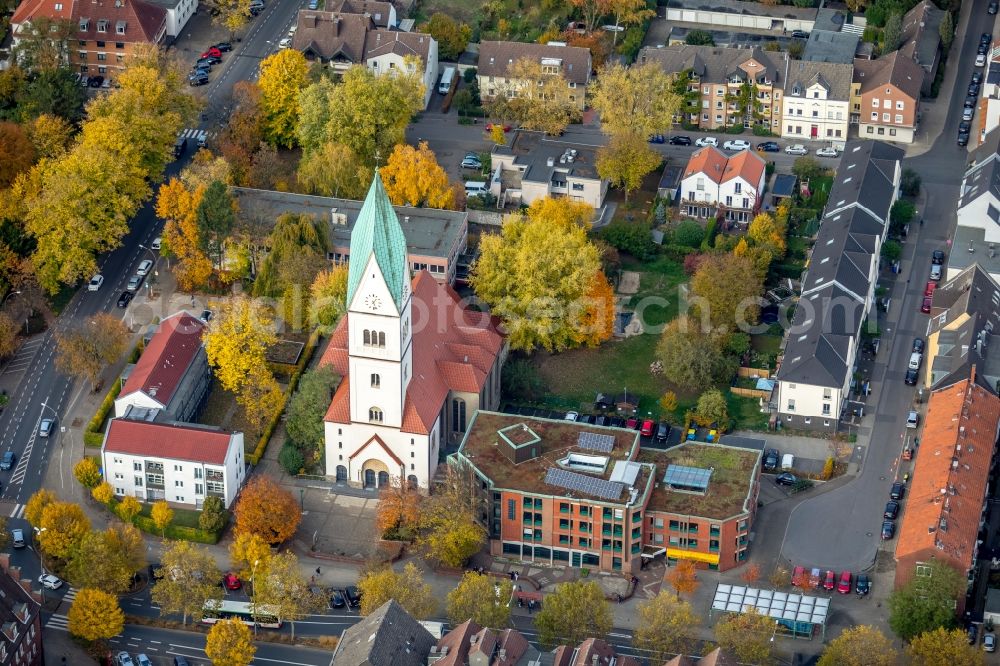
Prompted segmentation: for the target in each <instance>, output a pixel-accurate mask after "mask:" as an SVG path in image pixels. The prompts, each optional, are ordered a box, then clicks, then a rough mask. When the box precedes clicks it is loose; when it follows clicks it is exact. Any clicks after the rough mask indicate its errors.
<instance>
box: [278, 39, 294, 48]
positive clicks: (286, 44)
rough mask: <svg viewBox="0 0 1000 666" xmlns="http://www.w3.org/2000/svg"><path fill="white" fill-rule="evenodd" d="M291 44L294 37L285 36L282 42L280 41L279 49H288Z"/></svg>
mask: <svg viewBox="0 0 1000 666" xmlns="http://www.w3.org/2000/svg"><path fill="white" fill-rule="evenodd" d="M291 45H292V38H291V37H285V38H284V39H282V40H281V41H280V42H278V48H279V49H287V48H288V47H289V46H291Z"/></svg>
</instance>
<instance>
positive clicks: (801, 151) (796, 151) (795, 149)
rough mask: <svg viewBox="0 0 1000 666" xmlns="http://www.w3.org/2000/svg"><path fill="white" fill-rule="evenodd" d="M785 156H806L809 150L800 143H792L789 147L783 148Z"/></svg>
mask: <svg viewBox="0 0 1000 666" xmlns="http://www.w3.org/2000/svg"><path fill="white" fill-rule="evenodd" d="M785 154H786V155H808V154H809V149H808V148H806V147H805V146H803V145H802V144H801V143H794V144H792V145H790V146H786V147H785Z"/></svg>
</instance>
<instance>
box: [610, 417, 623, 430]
mask: <svg viewBox="0 0 1000 666" xmlns="http://www.w3.org/2000/svg"><path fill="white" fill-rule="evenodd" d="M608 425H610V426H611V427H612V428H624V427H625V419H623V418H622V417H620V416H612V417H611V422H610V423H609V424H608Z"/></svg>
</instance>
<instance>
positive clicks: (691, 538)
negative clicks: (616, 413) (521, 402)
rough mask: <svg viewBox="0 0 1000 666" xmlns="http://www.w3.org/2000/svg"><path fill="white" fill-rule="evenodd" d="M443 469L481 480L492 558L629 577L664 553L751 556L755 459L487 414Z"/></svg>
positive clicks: (620, 432) (715, 562) (731, 560)
mask: <svg viewBox="0 0 1000 666" xmlns="http://www.w3.org/2000/svg"><path fill="white" fill-rule="evenodd" d="M721 450H725V451H726V452H727V454H726V455H727V456H729V457H730V458H729V460H730V461H731V463H732V464H731V465H727V466H726V467H725V468H722V467H720V466H718V465H714V464H713V463H712V459H711V455H716V454H717V452H718V451H721ZM712 451H715V452H716V453H712ZM448 461H449V463H450V464H453V465H460V466H467V467H468V468H470V469H472V471H473V472H474V473H475V474H476V476H477V477H478V478H479V480H480V481H481V492H482V494H483V501H484V505H485V506H486V507H487V508H485V509H484V510H483V512H482V514H481V515H479V516H477V519H478V520H480V521H481V522H482V524H483V526H484V527H485V528H486V530H487V534H488V535H489V539H490V551H491V552H492V554H493V555H495V556H502V557H506V558H509V559H514V560H518V561H521V562H533V563H537V564H540V565H543V566H552V565H557V566H571V567H575V568H588V569H591V570H597V571H606V572H615V573H622V574H626V575H627V574H630V573H635V572H637V571H638V570H639V568H640V563H641V562H642V561H643V560H650V559H652V558H654V557H659V556H661V555H665V556H666V557H667V559H668V560H670V561H677V560H681V559H685V560H690V561H692V562H694V563H695V564H696V565H698V566H701V567H707V568H711V569H718V570H722V571H725V570H728V569H731V568H733V567H735V566H738V565H739V564H740V563H741V562H743V561H745V559H746V557H747V554H748V548H749V542H748V535H749V532H750V530H751V529H752V525H753V519H754V516H755V511H756V506H757V502H756V499H757V495H758V491H759V474H760V451H756V450H755V451H751V450H747V449H738V448H733V447H726V446H723V445H718V446H713V447H712V449H711V451H709V449H706V448H705V447H704V446H703V445H701V444H688V445H683V446H680V447H675V448H672V449H670V450H669V451H666V452H663V451H653V450H646V449H640V447H639V439H638V434H637V433H636V431H634V430H626V429H624V428H611V427H606V426H595V425H589V424H586V423H578V422H572V421H562V420H550V419H541V418H528V417H523V416H517V415H511V414H500V413H495V412H488V411H483V410H481V411H479V412H477V413H476V414H475V416H474V417H473V419H472V422H471V423H470V424H469V428H468V431H467V432H466V434H465V438H464V440H463V441H462V444H461V446H460V447H459V450H458V451H457V452H456V453H455V454H453V455H452V456H450V457H449V459H448ZM709 500H710V501H709Z"/></svg>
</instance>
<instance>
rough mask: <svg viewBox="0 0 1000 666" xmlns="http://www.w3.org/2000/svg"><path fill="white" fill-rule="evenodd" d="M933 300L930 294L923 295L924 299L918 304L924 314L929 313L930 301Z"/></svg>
mask: <svg viewBox="0 0 1000 666" xmlns="http://www.w3.org/2000/svg"><path fill="white" fill-rule="evenodd" d="M933 302H934V299H933V298H931V297H930V296H924V300H923V302H922V303H921V304H920V311H921V312H923V313H924V314H930V311H931V303H933Z"/></svg>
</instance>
